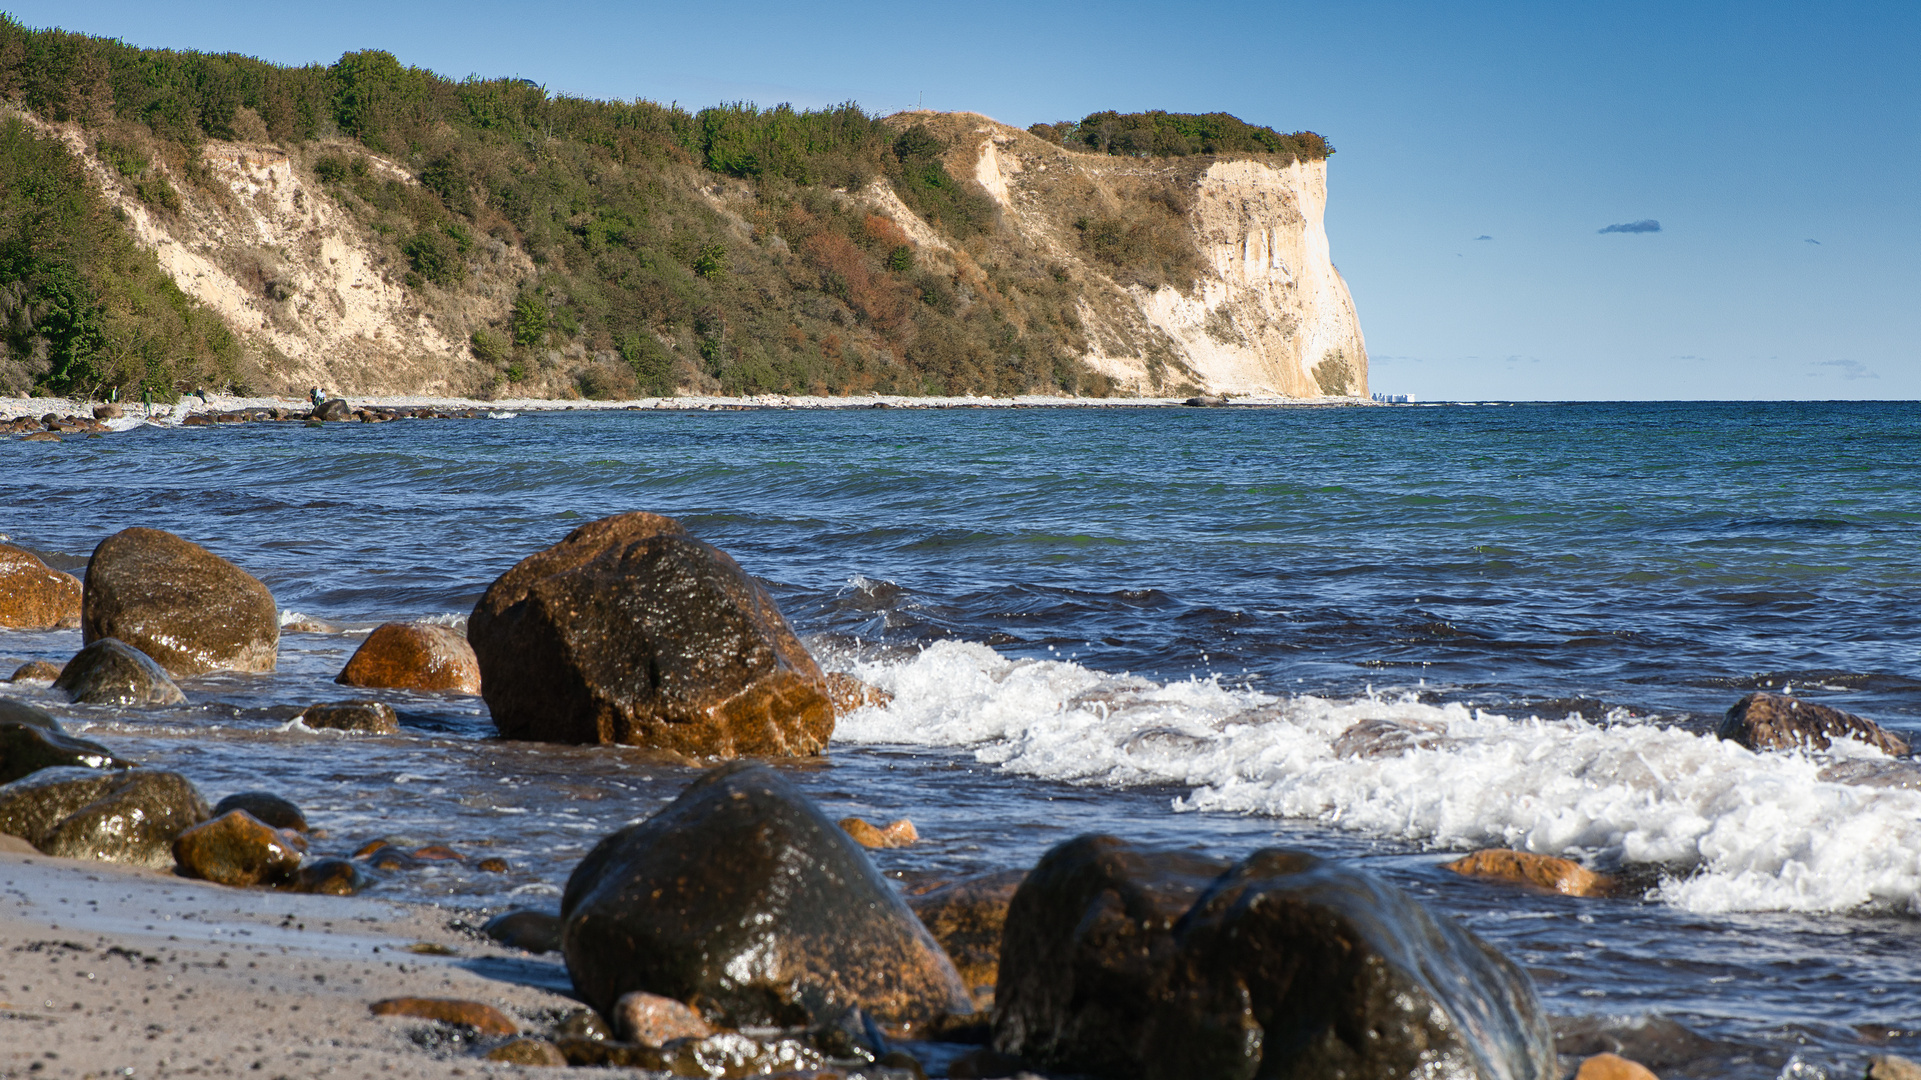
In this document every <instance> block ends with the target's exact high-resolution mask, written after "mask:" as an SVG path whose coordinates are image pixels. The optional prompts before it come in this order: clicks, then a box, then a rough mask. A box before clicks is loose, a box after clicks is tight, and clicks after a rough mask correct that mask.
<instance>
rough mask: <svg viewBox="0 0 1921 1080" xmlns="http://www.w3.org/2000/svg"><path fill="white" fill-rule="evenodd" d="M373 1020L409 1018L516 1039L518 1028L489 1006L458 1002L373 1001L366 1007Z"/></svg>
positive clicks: (420, 1000)
mask: <svg viewBox="0 0 1921 1080" xmlns="http://www.w3.org/2000/svg"><path fill="white" fill-rule="evenodd" d="M369 1008H370V1009H371V1010H372V1012H373V1014H374V1015H375V1016H411V1017H415V1018H417V1019H420V1020H438V1021H440V1022H441V1023H443V1024H460V1025H463V1026H465V1027H470V1028H473V1029H474V1030H475V1031H478V1032H480V1033H481V1034H482V1035H517V1034H519V1033H520V1028H519V1027H518V1026H517V1025H516V1024H515V1023H514V1022H513V1021H512V1020H509V1019H507V1014H505V1013H503V1012H501V1011H500V1010H499V1009H496V1008H494V1007H493V1006H492V1005H488V1004H485V1003H484V1002H479V1001H464V1000H461V999H459V998H423V997H397V998H386V999H384V1000H381V1001H376V1002H374V1003H373V1005H371V1006H369Z"/></svg>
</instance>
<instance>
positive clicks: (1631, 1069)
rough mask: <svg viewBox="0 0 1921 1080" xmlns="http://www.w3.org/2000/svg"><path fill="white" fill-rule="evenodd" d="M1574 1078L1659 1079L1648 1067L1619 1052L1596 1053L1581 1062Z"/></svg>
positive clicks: (1608, 1079)
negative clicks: (1630, 1059)
mask: <svg viewBox="0 0 1921 1080" xmlns="http://www.w3.org/2000/svg"><path fill="white" fill-rule="evenodd" d="M1574 1080H1660V1078H1659V1077H1657V1076H1655V1075H1654V1073H1652V1072H1651V1071H1649V1070H1648V1067H1647V1066H1645V1065H1643V1064H1641V1063H1640V1062H1638V1061H1629V1060H1628V1059H1627V1058H1624V1057H1622V1056H1621V1055H1619V1054H1596V1055H1594V1056H1593V1057H1591V1058H1588V1059H1587V1060H1585V1061H1583V1062H1581V1067H1580V1068H1579V1069H1577V1070H1576V1071H1575V1073H1574Z"/></svg>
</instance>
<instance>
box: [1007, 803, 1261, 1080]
mask: <svg viewBox="0 0 1921 1080" xmlns="http://www.w3.org/2000/svg"><path fill="white" fill-rule="evenodd" d="M1228 866H1229V863H1228V861H1227V860H1226V859H1218V858H1213V857H1210V856H1206V855H1201V854H1198V853H1195V852H1189V851H1156V850H1150V849H1142V848H1137V847H1135V846H1133V845H1132V844H1129V843H1127V842H1126V841H1124V840H1121V839H1119V838H1117V837H1113V836H1081V837H1077V838H1075V839H1073V840H1069V841H1066V842H1064V843H1062V844H1059V845H1056V846H1055V847H1054V848H1053V849H1052V850H1050V851H1048V852H1047V854H1045V855H1043V856H1042V857H1041V860H1040V862H1038V863H1036V864H1035V866H1034V868H1033V869H1032V870H1031V871H1029V872H1028V874H1027V878H1026V880H1025V881H1023V882H1022V883H1021V885H1020V886H1019V888H1017V889H1016V890H1015V892H1014V896H1013V898H1012V900H1011V901H1010V902H1009V904H1008V909H1007V914H1006V916H1005V919H1006V922H1005V928H1004V930H1003V932H1002V939H1001V946H1000V973H999V979H998V981H997V984H996V987H995V992H994V1037H993V1046H994V1049H995V1050H996V1051H998V1052H1000V1053H1002V1054H1007V1055H1010V1056H1014V1057H1020V1058H1026V1059H1030V1060H1032V1061H1034V1062H1035V1063H1037V1064H1041V1065H1047V1064H1049V1063H1055V1062H1058V1063H1062V1067H1063V1068H1071V1069H1072V1070H1073V1071H1076V1072H1086V1073H1092V1074H1095V1075H1100V1076H1138V1075H1140V1074H1141V1071H1142V1069H1143V1067H1144V1065H1143V1057H1142V1052H1141V1036H1142V1032H1143V1030H1144V1029H1145V1028H1146V1026H1147V1023H1148V1020H1149V1018H1150V1017H1151V1016H1152V1014H1153V1013H1154V1011H1155V1010H1156V1009H1158V1008H1161V1007H1163V1006H1164V1002H1163V1000H1162V997H1163V995H1162V994H1161V993H1160V988H1161V986H1162V984H1163V983H1164V982H1165V980H1166V977H1167V972H1168V968H1169V965H1170V964H1171V963H1172V960H1173V952H1174V937H1173V929H1174V924H1175V922H1177V921H1178V920H1179V919H1180V918H1181V916H1182V915H1184V914H1186V912H1187V910H1188V909H1189V908H1190V907H1192V906H1193V905H1194V902H1195V901H1196V900H1198V899H1199V898H1200V897H1201V895H1202V894H1203V893H1205V892H1206V891H1207V889H1208V888H1209V886H1210V885H1212V884H1213V882H1214V880H1215V879H1216V878H1218V877H1219V876H1220V875H1221V874H1222V873H1223V872H1225V871H1226V870H1227V868H1228ZM1067 1063H1072V1064H1067ZM1205 1071H1206V1070H1203V1069H1197V1070H1195V1071H1194V1073H1192V1074H1191V1075H1201V1074H1203V1073H1204V1072H1205Z"/></svg>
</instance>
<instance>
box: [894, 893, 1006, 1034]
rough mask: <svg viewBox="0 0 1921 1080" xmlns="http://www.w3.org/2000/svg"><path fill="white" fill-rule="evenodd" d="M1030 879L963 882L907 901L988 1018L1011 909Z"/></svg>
mask: <svg viewBox="0 0 1921 1080" xmlns="http://www.w3.org/2000/svg"><path fill="white" fill-rule="evenodd" d="M1026 879H1027V871H1025V870H1008V871H1003V872H1001V873H998V874H983V875H981V876H980V877H973V878H963V879H962V880H960V881H955V882H951V883H949V884H946V885H943V886H941V887H940V888H938V889H930V890H928V891H927V892H924V893H921V894H920V895H918V896H910V897H908V898H907V906H908V907H910V908H912V909H913V910H914V914H915V915H917V916H919V917H920V921H921V923H922V924H923V925H925V926H926V927H927V930H928V932H929V933H931V934H933V935H934V940H935V941H938V942H940V945H941V948H943V949H945V950H947V956H948V958H949V959H950V960H952V961H954V970H956V971H958V972H960V976H961V981H962V982H964V983H966V984H967V988H968V992H969V993H970V994H972V995H973V997H974V1009H975V1011H977V1012H980V1013H987V1012H990V1011H991V1010H992V1009H993V1007H994V981H995V979H997V978H998V977H999V976H1000V966H1001V932H1002V930H1003V928H1004V927H1005V926H1006V925H1007V905H1008V903H1009V902H1011V901H1012V900H1013V899H1014V892H1015V890H1017V889H1019V888H1020V884H1021V882H1022V881H1024V880H1026Z"/></svg>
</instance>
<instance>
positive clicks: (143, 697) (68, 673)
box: [53, 638, 187, 706]
mask: <svg viewBox="0 0 1921 1080" xmlns="http://www.w3.org/2000/svg"><path fill="white" fill-rule="evenodd" d="M53 686H54V689H56V690H64V691H66V692H67V696H69V697H71V698H73V700H75V701H77V702H79V703H80V704H82V705H141V706H147V705H184V704H186V702H187V695H185V694H183V693H181V692H180V687H178V686H176V685H174V681H173V680H172V679H170V678H168V677H167V672H166V669H164V668H162V667H161V666H160V665H159V664H156V663H154V662H153V659H152V658H151V657H149V656H148V655H147V654H146V653H143V652H141V651H140V650H139V649H136V648H134V647H133V646H131V645H129V644H127V643H126V642H124V641H120V640H118V639H116V638H100V639H99V640H97V641H95V642H93V643H92V644H90V645H88V646H87V647H86V648H84V649H81V650H80V651H79V652H77V653H75V654H74V655H73V659H71V660H69V661H67V666H66V667H65V668H62V669H61V671H60V677H59V678H57V679H55V680H53Z"/></svg>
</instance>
